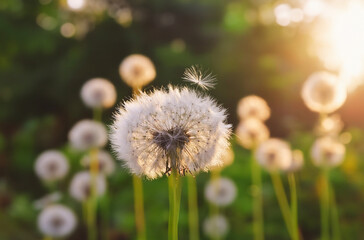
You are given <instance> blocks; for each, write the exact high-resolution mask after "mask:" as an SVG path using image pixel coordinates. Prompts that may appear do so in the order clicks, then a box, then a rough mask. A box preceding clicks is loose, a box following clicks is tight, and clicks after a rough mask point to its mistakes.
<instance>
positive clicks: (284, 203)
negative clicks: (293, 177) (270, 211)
mask: <svg viewBox="0 0 364 240" xmlns="http://www.w3.org/2000/svg"><path fill="white" fill-rule="evenodd" d="M271 178H272V182H273V186H274V190H275V192H276V196H277V199H278V204H279V207H280V209H281V212H282V215H283V219H284V222H285V223H286V227H287V231H288V233H289V235H290V236H291V238H293V234H292V224H291V219H292V218H291V211H290V208H289V205H288V200H287V196H286V193H285V191H284V187H283V183H282V180H281V177H280V176H279V173H278V172H272V173H271Z"/></svg>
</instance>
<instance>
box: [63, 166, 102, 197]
mask: <svg viewBox="0 0 364 240" xmlns="http://www.w3.org/2000/svg"><path fill="white" fill-rule="evenodd" d="M91 185H92V177H91V174H90V173H89V172H88V171H82V172H79V173H77V174H76V175H75V176H74V177H73V178H72V180H71V184H70V189H69V191H70V195H71V196H72V197H73V198H74V199H76V200H78V201H80V202H84V201H86V200H87V199H88V198H89V197H91V194H92V186H91ZM95 189H96V193H97V196H101V195H103V194H104V193H105V190H106V181H105V178H104V177H103V176H102V175H97V177H96V184H95Z"/></svg>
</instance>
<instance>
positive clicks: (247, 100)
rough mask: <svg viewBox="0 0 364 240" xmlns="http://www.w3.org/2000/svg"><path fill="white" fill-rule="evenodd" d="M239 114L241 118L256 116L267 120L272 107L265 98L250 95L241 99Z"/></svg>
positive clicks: (238, 108)
mask: <svg viewBox="0 0 364 240" xmlns="http://www.w3.org/2000/svg"><path fill="white" fill-rule="evenodd" d="M237 114H238V116H239V118H240V120H244V119H247V118H256V119H259V120H261V121H265V120H267V119H268V118H269V117H270V108H269V106H268V104H267V102H266V101H265V100H264V99H263V98H261V97H258V96H255V95H250V96H247V97H244V98H242V99H241V100H240V101H239V103H238V107H237Z"/></svg>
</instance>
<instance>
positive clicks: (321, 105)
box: [301, 72, 347, 113]
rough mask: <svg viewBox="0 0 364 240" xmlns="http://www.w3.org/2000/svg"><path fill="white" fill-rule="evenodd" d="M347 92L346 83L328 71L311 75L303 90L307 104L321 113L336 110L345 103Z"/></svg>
mask: <svg viewBox="0 0 364 240" xmlns="http://www.w3.org/2000/svg"><path fill="white" fill-rule="evenodd" d="M346 94H347V90H346V87H345V85H344V84H343V83H342V82H341V81H340V80H339V79H338V77H336V76H335V75H333V74H331V73H328V72H316V73H314V74H312V75H311V76H309V78H308V79H307V80H306V82H305V83H304V85H303V87H302V92H301V95H302V98H303V101H304V103H305V104H306V106H307V107H308V108H309V109H310V110H311V111H314V112H319V113H331V112H334V111H336V110H337V109H338V108H340V107H341V106H342V105H343V104H344V102H345V100H346Z"/></svg>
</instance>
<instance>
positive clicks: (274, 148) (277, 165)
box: [256, 138, 292, 172]
mask: <svg viewBox="0 0 364 240" xmlns="http://www.w3.org/2000/svg"><path fill="white" fill-rule="evenodd" d="M256 158H257V160H258V163H259V164H260V165H261V166H262V167H263V168H265V169H266V170H268V171H269V172H273V171H278V170H286V169H288V168H289V167H290V166H291V161H292V152H291V149H290V147H289V144H288V143H286V142H285V141H283V140H280V139H277V138H270V139H268V140H267V141H265V142H263V143H261V144H260V145H259V147H258V149H257V152H256Z"/></svg>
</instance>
